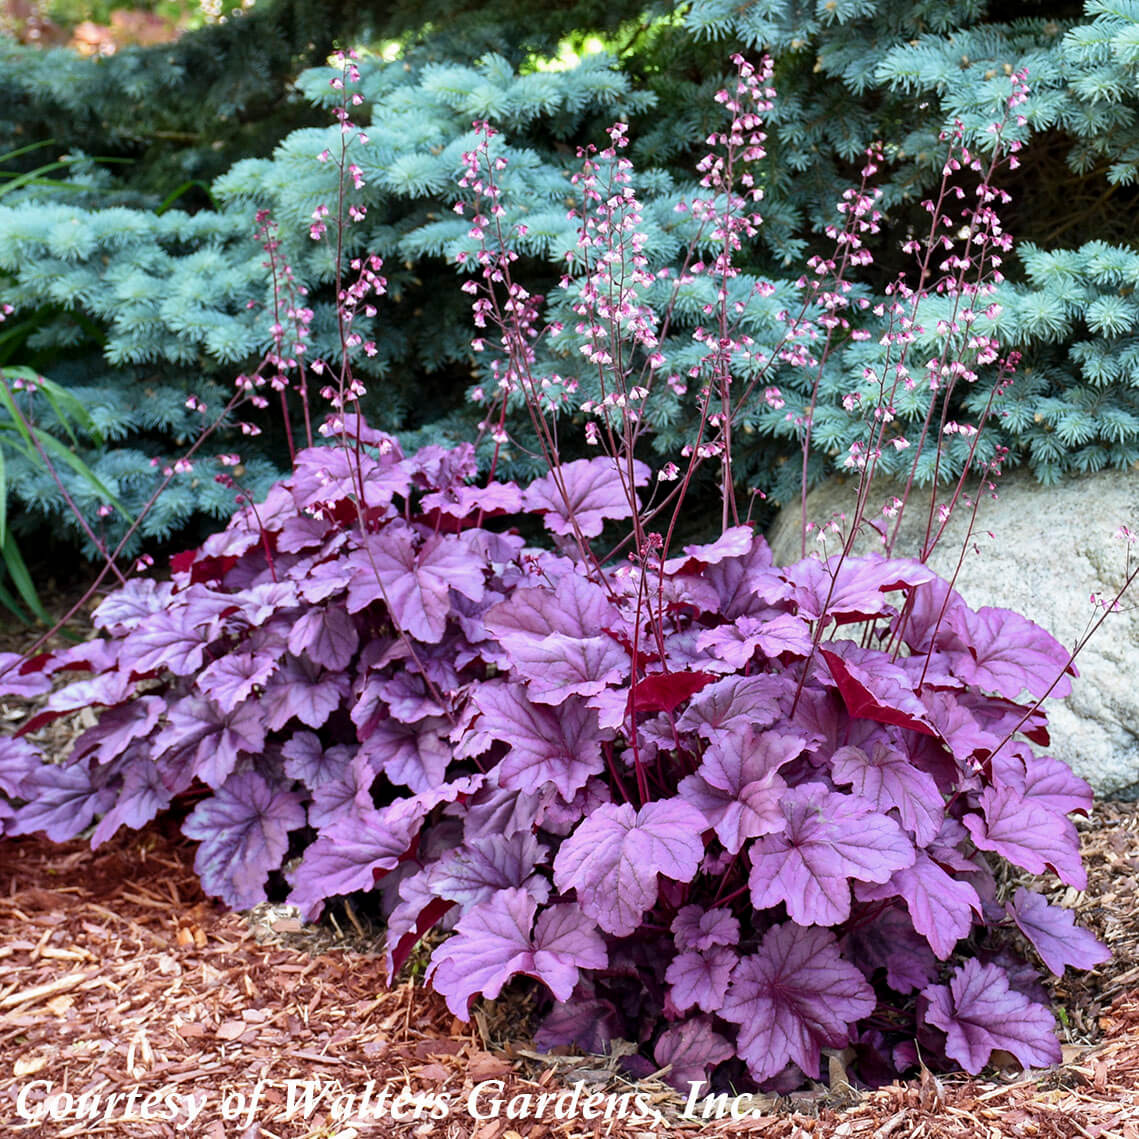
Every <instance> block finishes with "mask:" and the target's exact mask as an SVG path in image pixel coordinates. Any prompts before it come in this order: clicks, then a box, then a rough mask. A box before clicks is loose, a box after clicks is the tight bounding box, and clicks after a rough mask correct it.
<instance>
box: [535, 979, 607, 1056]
mask: <svg viewBox="0 0 1139 1139" xmlns="http://www.w3.org/2000/svg"><path fill="white" fill-rule="evenodd" d="M582 987H583V986H582V985H579V986H578V989H581V988H582ZM576 992H577V990H575V994H576ZM621 1020H622V1018H621V1016H620V1014H619V1013H618V1011H617V1008H616V1006H615V1005H614V1004H613V1002H612V1001H605V1000H597V999H595V998H593V997H585V996H577V995H574V996H572V997H571V998H570V999H569V1000H568V1001H558V1002H557V1003H556V1004H555V1005H554V1007H553V1008H552V1009H551V1010H550V1011H549V1012H548V1013H547V1014H546V1018H545V1020H543V1021H542V1023H541V1025H539V1027H538V1030H537V1032H535V1033H534V1046H535V1047H536V1048H537V1049H538V1051H539V1052H549V1051H550V1050H551V1049H552V1048H560V1047H563V1046H569V1047H570V1048H577V1049H580V1050H581V1051H582V1052H587V1053H593V1054H594V1055H605V1054H606V1053H607V1052H608V1051H609V1044H610V1042H611V1041H612V1040H613V1039H614V1038H615V1037H616V1036H618V1035H619V1033H620V1030H621Z"/></svg>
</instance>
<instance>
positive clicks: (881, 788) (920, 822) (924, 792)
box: [831, 739, 945, 846]
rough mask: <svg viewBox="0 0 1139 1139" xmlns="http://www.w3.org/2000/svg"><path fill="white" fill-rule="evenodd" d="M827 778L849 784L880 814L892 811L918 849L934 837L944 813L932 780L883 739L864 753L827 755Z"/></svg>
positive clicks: (851, 749)
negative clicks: (828, 762) (897, 815)
mask: <svg viewBox="0 0 1139 1139" xmlns="http://www.w3.org/2000/svg"><path fill="white" fill-rule="evenodd" d="M831 778H832V779H833V780H834V781H835V782H836V783H839V784H845V783H849V784H850V785H851V789H852V790H853V791H854V793H855V794H856V795H860V796H861V797H862V798H863V799H866V800H867V801H868V802H870V803H873V804H874V807H875V809H876V810H877V811H879V812H881V813H882V814H886V812H887V811H889V810H890V808H891V807H893V808H895V809H896V810H897V812H898V814H899V816H900V817H901V820H902V825H903V826H904V827H905V828H906V830H908V831H909V832H910V833H911V834H912V835H913V836H914V838H915V840H916V841H917V844H918V846H928V845H929V843H931V842H932V841H933V840H934V839H935V838H936V837H937V833H938V831H939V830H940V829H941V820H942V819H943V818H944V817H945V812H944V810H943V809H942V803H943V800H942V798H941V791H940V790H939V789H938V786H937V782H936V780H935V779H934V778H933V776H932V775H928V774H927V773H926V772H924V771H919V770H918V769H917V768H916V767H914V765H913V764H912V763H911V762H910V759H909V756H907V755H905V754H904V753H902V752H900V751H898V750H896V749H895V748H893V747H891V746H890V744H889V743H888V742H887V741H886V740H883V739H877V740H874V741H872V742H871V744H870V746H869V749H868V750H867V749H863V748H861V747H843V748H839V749H838V751H836V752H835V753H834V755H833V756H831Z"/></svg>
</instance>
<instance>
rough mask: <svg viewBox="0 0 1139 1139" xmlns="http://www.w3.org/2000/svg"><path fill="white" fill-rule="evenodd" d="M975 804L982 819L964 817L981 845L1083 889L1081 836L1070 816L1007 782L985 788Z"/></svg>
mask: <svg viewBox="0 0 1139 1139" xmlns="http://www.w3.org/2000/svg"><path fill="white" fill-rule="evenodd" d="M979 806H980V808H981V811H982V814H983V816H984V817H983V818H982V817H981V815H976V814H972V813H970V814H967V815H966V816H965V817H964V819H963V820H962V821H963V822H964V823H965V826H966V827H967V828H968V830H969V834H970V836H971V837H972V839H973V842H974V844H975V845H976V846H978V847H980V849H981V850H991V851H993V852H994V853H996V854H999V855H1000V856H1001V857H1002V858H1007V859H1008V860H1009V862H1012V863H1014V864H1015V865H1017V866H1019V867H1021V869H1023V870H1027V871H1028V872H1029V873H1030V874H1043V873H1044V871H1045V870H1046V869H1047V868H1048V867H1049V866H1050V867H1052V869H1053V870H1054V871H1055V872H1056V873H1057V874H1058V875H1059V876H1060V880H1061V881H1063V882H1066V883H1067V884H1068V885H1069V886H1075V888H1076V889H1077V890H1085V889H1087V885H1088V876H1087V871H1085V870H1084V867H1083V864H1082V863H1081V862H1080V838H1079V835H1078V834H1077V833H1076V828H1075V827H1074V826H1073V825H1072V822H1071V820H1070V819H1066V818H1065V817H1064V816H1063V815H1057V814H1055V813H1053V812H1052V811H1049V810H1048V809H1047V808H1046V807H1042V806H1041V805H1040V804H1039V803H1035V802H1033V801H1032V799H1029V798H1025V797H1024V796H1023V795H1022V794H1021V793H1020V792H1019V791H1016V790H1014V789H1013V788H1011V787H987V788H985V790H984V791H982V792H981V796H980V800H979Z"/></svg>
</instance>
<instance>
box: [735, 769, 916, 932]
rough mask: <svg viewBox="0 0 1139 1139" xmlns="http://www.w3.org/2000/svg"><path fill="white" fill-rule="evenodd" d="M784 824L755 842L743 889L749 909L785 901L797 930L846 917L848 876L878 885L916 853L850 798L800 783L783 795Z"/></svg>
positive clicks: (882, 819)
mask: <svg viewBox="0 0 1139 1139" xmlns="http://www.w3.org/2000/svg"><path fill="white" fill-rule="evenodd" d="M782 808H783V813H784V814H785V816H786V818H787V827H786V829H785V830H783V831H781V832H780V833H778V834H771V835H766V836H764V837H763V838H759V839H756V840H755V842H754V843H753V844H752V846H751V848H750V858H751V875H750V877H749V878H748V884H749V886H750V888H751V899H752V902H753V904H754V905H755V907H756V908H757V909H761V910H762V909H767V908H768V907H770V906H776V905H778V904H779V903H780V902H784V903H786V906H787V914H788V916H789V917H790V918H791V920H792V921H794V922H797V923H798V924H799V925H804V926H808V925H837V924H838V923H839V922H841V921H845V920H846V918H847V917H848V916H849V914H850V882H849V880H850V879H851V878H854V879H857V880H858V881H861V882H885V881H886V880H887V879H888V878H889V877H890V875H891V874H893V873H894V871H896V870H901V869H903V868H904V867H906V866H912V865H913V863H914V858H915V855H916V852H915V851H914V845H913V843H912V842H911V841H910V840H909V838H907V837H906V835H905V834H904V833H903V831H902V830H901V828H900V827H899V826H898V824H897V823H896V822H894V820H893V819H891V818H889V817H888V816H886V815H880V814H878V813H877V812H876V811H875V810H874V809H873V807H872V806H871V804H869V803H867V802H865V801H864V800H861V799H859V798H858V797H857V796H854V795H843V794H838V793H836V792H834V791H829V790H828V789H827V788H826V787H825V786H824V785H823V784H821V783H802V784H800V785H799V786H798V787H793V788H792V789H791V790H790V791H787V792H786V793H785V794H784V795H783V800H782Z"/></svg>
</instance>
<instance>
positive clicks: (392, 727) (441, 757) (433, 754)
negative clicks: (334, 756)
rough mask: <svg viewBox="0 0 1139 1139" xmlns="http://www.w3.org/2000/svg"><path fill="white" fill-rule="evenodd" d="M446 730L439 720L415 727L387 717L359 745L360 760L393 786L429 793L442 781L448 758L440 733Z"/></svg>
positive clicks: (447, 751)
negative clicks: (393, 784) (395, 784)
mask: <svg viewBox="0 0 1139 1139" xmlns="http://www.w3.org/2000/svg"><path fill="white" fill-rule="evenodd" d="M446 727H447V721H446V720H444V719H443V718H442V717H434V718H432V719H429V720H423V721H421V722H420V723H418V724H402V723H400V721H399V720H393V719H391V718H390V717H389V718H388V719H386V720H381V721H380V722H379V723H378V724H377V725H376V727H375V729H374V730H373V732H372V734H371V735H370V736H369V737H368V738H367V740H366V741H365V742H364V743H363V744H362V745H361V747H360V756H361V759H362V761H364V762H366V763H368V764H369V765H370V766H371V768H372V771H373V772H374V773H375V774H377V775H378V774H380V772H383V774H384V775H386V776H387V778H388V779H389V780H390V781H391V782H392V783H397V784H399V785H400V786H402V787H410V788H411V789H412V791H415V792H416V793H419V792H422V791H430V790H431V789H432V788H433V787H438V786H439V785H440V784H441V783H442V782H443V780H444V777H445V775H446V771H447V764H448V763H449V762H450V759H451V749H450V747H449V745H448V744H447V741H446V739H445V737H444V734H443V733H444V731H445V730H446Z"/></svg>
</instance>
